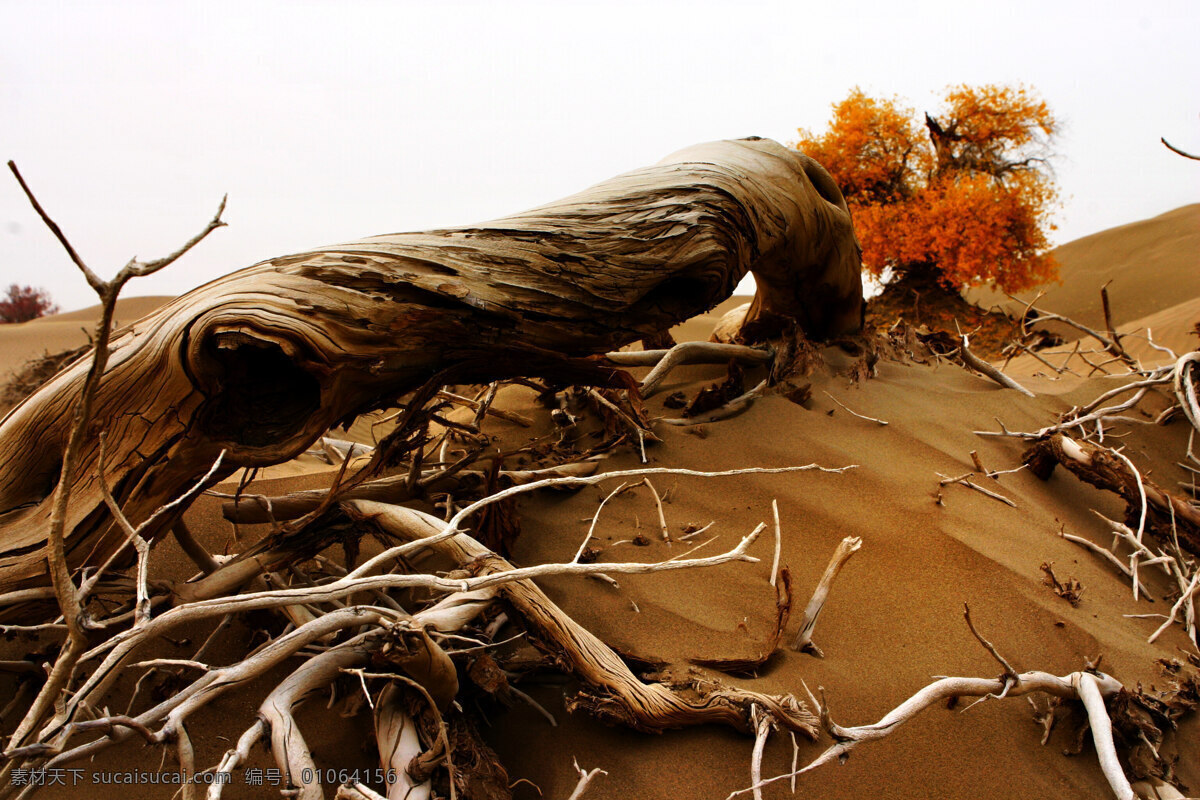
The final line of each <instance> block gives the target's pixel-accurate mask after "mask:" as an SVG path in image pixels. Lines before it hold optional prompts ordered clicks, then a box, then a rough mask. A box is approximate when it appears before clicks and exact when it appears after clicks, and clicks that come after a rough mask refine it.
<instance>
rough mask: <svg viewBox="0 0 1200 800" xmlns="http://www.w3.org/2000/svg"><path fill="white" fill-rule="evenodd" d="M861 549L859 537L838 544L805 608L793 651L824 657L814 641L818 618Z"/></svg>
mask: <svg viewBox="0 0 1200 800" xmlns="http://www.w3.org/2000/svg"><path fill="white" fill-rule="evenodd" d="M861 547H862V539H861V538H860V537H858V536H847V537H846V538H845V539H842V541H841V542H839V543H838V546H837V549H836V550H834V551H833V556H832V557H831V558H830V559H829V564H828V565H827V566H826V567H825V572H824V573H823V574H822V575H821V580H820V581H818V582H817V588H816V589H814V590H813V595H812V598H811V599H810V600H809V601H808V605H807V606H805V607H804V618H803V619H802V620H801V622H800V632H799V633H797V634H796V639H795V641H793V642H792V649H793V650H797V651H800V652H810V653H812V654H813V655H816V656H818V657H823V656H824V654H823V653H822V652H821V648H819V647H817V646H816V645H815V644H814V643H813V640H812V634H813V629H814V628H816V626H817V617H819V616H820V615H821V609H822V608H824V607H825V601H826V600H828V599H829V590H830V589H832V588H833V581H834V579H835V578H836V577H837V575H838V573H839V572H841V571H842V567H843V566H845V565H846V562H847V561H849V560H850V556H852V555H854V554H855V553H857V552H858V550H859V548H861Z"/></svg>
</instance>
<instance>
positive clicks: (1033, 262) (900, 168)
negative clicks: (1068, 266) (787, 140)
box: [795, 85, 1059, 291]
mask: <svg viewBox="0 0 1200 800" xmlns="http://www.w3.org/2000/svg"><path fill="white" fill-rule="evenodd" d="M1058 125H1059V123H1058V121H1057V120H1056V119H1055V117H1054V115H1053V114H1052V113H1051V111H1050V108H1049V107H1048V106H1047V105H1046V103H1045V101H1043V100H1041V99H1040V98H1039V97H1038V96H1037V95H1036V93H1035V92H1033V91H1032V90H1030V89H1027V88H1025V87H1008V86H979V87H973V86H966V85H962V86H955V87H951V88H949V89H948V90H947V91H946V94H945V97H944V100H943V109H942V110H941V112H940V113H939V114H938V115H937V116H936V117H935V116H933V115H930V114H928V113H926V114H925V118H924V125H923V126H922V124H921V122H920V121H919V120H918V118H917V116H916V113H915V112H914V111H913V110H912V109H910V108H907V107H904V106H902V105H901V104H900V102H899V101H898V100H897V99H895V98H882V99H880V98H873V97H869V96H867V95H866V94H865V93H863V91H862V90H861V89H858V88H856V89H854V90H853V91H852V92H851V93H850V95H849V96H848V97H847V98H846V99H845V100H842V101H841V102H840V103H837V104H835V105H834V107H833V119H832V121H831V123H830V125H829V128H828V130H827V131H825V132H824V133H822V134H820V135H817V134H814V133H812V132H811V131H808V130H805V129H801V130H800V132H799V133H800V139H799V141H798V142H796V145H795V146H796V148H797V149H799V150H802V151H803V152H804V153H806V154H807V155H809V156H811V157H813V158H814V159H816V160H817V161H818V162H820V163H821V164H822V165H823V166H824V167H825V168H826V169H827V170H828V171H829V172H830V173H831V174H832V175H833V177H834V179H835V180H836V181H837V183H838V185H839V186H840V187H841V189H842V193H843V194H844V195H845V197H846V201H847V203H848V204H849V206H850V209H851V212H852V214H853V216H854V227H855V229H856V231H857V233H858V236H859V239H860V240H861V243H862V248H863V264H864V266H865V267H866V269H867V270H868V271H869V272H871V273H872V274H874V275H876V276H882V275H883V274H884V271H885V270H890V271H891V272H892V273H894V274H896V275H900V276H903V275H911V276H913V277H918V276H919V277H924V278H926V279H932V280H936V281H937V282H939V283H941V284H943V285H945V286H948V287H955V288H958V287H964V286H973V285H979V284H986V283H991V284H994V285H995V286H997V287H998V288H999V289H1002V290H1004V291H1020V290H1023V289H1028V288H1030V287H1032V286H1036V285H1039V284H1042V283H1045V282H1047V281H1050V280H1053V279H1055V278H1056V277H1057V265H1055V263H1054V261H1053V259H1052V258H1051V257H1050V256H1049V255H1048V253H1047V251H1048V250H1049V246H1050V244H1049V241H1048V239H1047V234H1048V232H1049V231H1051V230H1053V229H1054V225H1053V224H1052V222H1051V213H1052V211H1053V209H1054V208H1055V206H1056V205H1057V199H1058V192H1057V187H1056V185H1055V180H1054V175H1053V173H1052V171H1051V170H1050V167H1049V163H1048V159H1049V157H1050V145H1051V142H1052V140H1053V137H1054V135H1055V133H1056V132H1057V130H1058Z"/></svg>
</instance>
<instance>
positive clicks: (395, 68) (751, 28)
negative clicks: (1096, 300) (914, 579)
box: [0, 0, 1200, 309]
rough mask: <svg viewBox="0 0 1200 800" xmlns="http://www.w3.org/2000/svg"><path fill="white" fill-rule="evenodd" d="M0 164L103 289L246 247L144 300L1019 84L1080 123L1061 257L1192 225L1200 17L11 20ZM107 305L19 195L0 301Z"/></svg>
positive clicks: (651, 13) (269, 10)
mask: <svg viewBox="0 0 1200 800" xmlns="http://www.w3.org/2000/svg"><path fill="white" fill-rule="evenodd" d="M0 12H2V13H3V25H2V26H0V157H3V159H4V160H8V159H13V160H15V161H16V162H17V164H18V165H19V166H20V168H21V170H22V172H23V173H24V174H25V177H26V179H27V180H28V181H29V182H30V183H31V184H32V186H33V187H34V190H35V192H36V193H37V194H38V196H39V198H40V199H41V201H42V203H43V205H44V206H45V207H46V208H47V210H48V211H49V212H50V213H51V215H52V216H54V217H55V218H56V219H57V221H58V222H59V223H60V225H62V227H63V228H64V229H65V230H66V232H67V234H68V235H69V236H70V238H71V239H72V241H73V242H74V244H75V246H76V248H77V249H78V250H79V251H80V253H81V254H82V255H83V257H84V258H85V259H86V260H87V261H88V262H89V264H90V265H91V266H92V267H93V269H96V270H97V271H98V272H100V273H101V274H102V275H105V276H108V275H111V274H113V273H114V272H115V271H116V270H117V269H118V268H119V267H120V266H121V265H122V264H124V263H125V261H127V260H128V259H129V258H130V257H131V256H134V255H137V256H140V257H142V258H145V259H149V258H154V257H158V256H161V255H164V254H165V253H167V252H169V251H171V250H173V249H174V248H175V247H176V246H177V245H178V244H179V243H181V242H183V241H184V240H186V239H187V238H188V237H189V236H191V235H192V234H193V233H194V232H195V231H197V230H199V229H200V228H201V227H202V226H203V225H204V223H205V222H206V221H207V220H208V219H209V217H210V216H211V215H212V213H213V211H214V210H215V208H216V205H217V203H218V201H219V200H220V198H221V195H222V194H224V193H226V192H228V194H229V206H228V210H227V212H226V215H225V218H226V220H227V221H228V223H229V227H228V228H224V229H221V230H219V231H217V232H216V233H214V234H213V235H212V236H211V237H210V239H209V240H208V241H206V242H204V243H203V244H202V245H200V247H199V248H197V250H196V251H194V252H193V253H192V254H189V255H188V256H187V257H185V258H184V259H183V260H182V261H180V262H179V263H178V264H177V265H175V266H173V267H171V268H170V269H169V270H167V271H166V272H165V273H163V274H160V275H159V276H155V277H153V278H150V279H144V280H143V281H141V282H139V283H136V284H135V285H134V286H132V287H130V289H129V290H128V293H129V294H177V293H181V292H183V291H186V290H187V289H189V288H192V287H194V286H196V285H199V284H200V283H202V282H204V281H207V280H209V279H211V278H214V277H216V276H219V275H221V274H224V273H227V272H230V271H232V270H234V269H237V268H239V267H243V266H248V265H250V264H252V263H254V262H256V261H259V260H261V259H264V258H269V257H272V256H277V255H283V254H286V253H291V252H296V251H300V250H304V249H307V248H310V247H314V246H319V245H322V244H333V243H336V242H341V241H346V240H352V239H357V238H360V237H363V236H369V235H373V234H379V233H389V232H394V231H400V230H417V229H423V228H428V227H433V226H440V225H456V224H466V223H471V222H478V221H481V220H485V219H489V218H493V217H497V216H502V215H504V214H507V213H512V212H516V211H520V210H523V209H525V208H528V207H530V206H534V205H538V204H540V203H542V202H545V201H549V200H552V199H555V198H558V197H561V196H563V195H566V194H569V193H572V192H574V191H576V190H578V189H581V188H584V187H586V186H588V185H590V184H592V183H595V182H597V181H599V180H602V179H604V178H607V177H609V176H611V175H614V174H617V173H619V172H624V171H626V170H629V169H633V168H635V167H639V166H643V165H645V164H649V163H653V162H654V161H657V160H658V159H659V158H661V157H663V156H665V155H667V154H668V153H670V152H673V151H674V150H677V149H679V148H681V147H684V146H686V145H689V144H694V143H697V142H702V141H708V140H712V139H721V138H735V137H741V136H747V135H759V136H767V137H770V138H774V139H777V140H779V141H781V142H785V143H790V142H791V141H792V140H794V138H795V135H796V128H797V127H807V128H813V129H821V128H823V127H824V126H825V124H826V122H827V121H828V119H829V114H830V106H831V105H832V104H833V103H834V102H836V101H838V100H840V99H842V98H843V97H845V95H846V94H847V93H848V92H849V90H850V89H851V88H852V87H854V86H856V85H857V86H861V87H862V88H863V89H864V90H866V91H867V92H869V93H875V94H881V95H899V96H900V97H902V98H906V99H907V101H908V103H909V104H910V105H912V106H914V107H916V108H917V109H919V110H926V109H928V110H931V111H936V110H937V99H938V97H939V96H940V95H941V93H942V91H943V90H944V89H945V87H946V86H948V85H950V84H956V83H972V84H979V83H1024V84H1026V85H1029V86H1032V87H1034V88H1036V89H1037V90H1038V91H1039V92H1040V93H1041V94H1042V96H1043V97H1044V98H1045V99H1046V100H1047V101H1048V102H1049V103H1050V105H1051V107H1052V108H1053V110H1054V111H1055V112H1056V113H1057V115H1058V116H1059V118H1060V119H1061V120H1062V121H1063V133H1062V135H1061V137H1060V139H1059V141H1058V145H1057V150H1058V152H1059V153H1060V154H1061V157H1060V158H1059V159H1058V160H1057V162H1056V170H1057V175H1058V178H1059V183H1060V186H1061V189H1062V192H1063V196H1064V201H1065V203H1064V207H1063V209H1062V211H1061V212H1060V214H1059V225H1060V228H1059V230H1058V232H1057V233H1056V235H1055V239H1056V241H1057V242H1059V243H1061V242H1065V241H1069V240H1071V239H1074V238H1077V237H1079V236H1083V235H1086V234H1089V233H1094V232H1096V231H1098V230H1102V229H1104V228H1108V227H1112V226H1114V225H1119V224H1123V223H1126V222H1132V221H1135V220H1138V219H1143V218H1146V217H1150V216H1154V215H1156V214H1160V213H1162V212H1165V211H1168V210H1170V209H1173V208H1176V207H1178V206H1181V205H1184V204H1187V203H1193V202H1197V201H1200V169H1198V168H1197V166H1196V163H1195V162H1187V161H1184V160H1183V159H1181V158H1179V157H1178V156H1175V155H1173V154H1171V153H1169V152H1168V151H1167V150H1166V149H1164V148H1163V147H1162V145H1161V144H1159V141H1158V137H1159V136H1166V137H1167V139H1169V140H1171V141H1172V142H1173V143H1174V144H1176V145H1178V146H1181V147H1184V148H1186V149H1189V150H1192V151H1197V150H1200V116H1198V112H1200V2H1196V0H1184V1H1181V2H1128V0H1124V2H1119V3H1104V2H1095V0H1091V1H1089V2H1054V0H1050V2H1046V0H1036V2H1013V1H1012V0H1009V1H1008V2H1004V3H974V2H966V1H964V0H952V1H950V2H936V3H935V2H923V3H898V2H891V3H886V4H883V3H879V4H871V3H853V2H846V1H844V0H843V1H841V2H836V3H835V2H823V3H821V4H816V3H807V2H803V0H790V1H789V2H783V3H768V2H762V3H755V2H728V3H715V2H702V1H699V0H689V2H679V3H667V2H657V3H656V2H650V0H643V1H642V2H628V3H624V2H613V0H606V1H605V2H599V3H582V2H567V1H566V0H560V1H559V2H549V1H547V2H513V1H512V0H504V2H478V3H476V2H448V1H446V2H419V3H418V2H399V1H394V2H355V1H354V0H340V1H339V2H336V3H334V2H294V1H293V2H256V1H255V0H241V2H236V3H226V2H218V1H217V0H205V1H204V2H202V3H186V2H174V1H172V2H166V1H165V0H160V1H159V2H121V3H116V2H101V1H100V0H87V1H86V2H77V3H70V2H55V1H53V0H35V1H34V2H11V1H10V0H0ZM12 282H17V283H22V284H24V283H28V284H33V285H38V286H43V287H45V288H47V289H48V290H49V291H50V292H51V293H52V294H53V296H54V297H55V299H57V300H58V302H59V303H60V304H61V305H62V306H63V308H64V309H72V308H78V307H82V306H85V305H90V304H92V303H93V302H94V298H93V296H92V295H91V294H90V290H89V289H88V288H87V286H86V284H85V283H84V281H83V280H82V278H81V277H80V276H79V275H78V274H77V273H75V271H74V268H73V267H72V265H71V264H70V263H69V261H68V260H67V258H66V256H65V255H64V254H63V253H62V252H61V250H60V248H59V247H58V245H57V244H56V242H55V241H54V240H53V238H52V237H51V235H50V234H49V232H48V231H46V230H45V229H44V228H43V226H42V225H41V223H40V222H39V221H38V220H37V218H36V217H35V216H34V214H33V212H32V210H31V209H30V208H29V206H28V204H27V203H26V201H25V200H24V198H23V196H22V195H21V194H20V190H19V188H18V187H17V185H16V183H15V181H13V180H11V178H9V177H8V176H7V173H5V174H4V175H0V284H3V285H7V284H9V283H12Z"/></svg>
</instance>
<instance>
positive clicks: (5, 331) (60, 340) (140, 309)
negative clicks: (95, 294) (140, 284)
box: [0, 297, 171, 383]
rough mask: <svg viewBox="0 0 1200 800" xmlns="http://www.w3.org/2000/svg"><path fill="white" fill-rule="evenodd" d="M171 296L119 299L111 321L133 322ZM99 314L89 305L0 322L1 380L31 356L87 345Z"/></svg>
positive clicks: (119, 322)
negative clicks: (9, 321)
mask: <svg viewBox="0 0 1200 800" xmlns="http://www.w3.org/2000/svg"><path fill="white" fill-rule="evenodd" d="M170 299H171V298H170V297H127V298H122V299H120V300H118V301H117V308H116V312H115V314H114V321H115V322H116V324H117V326H118V327H119V326H120V325H121V324H126V323H130V322H134V321H136V320H138V319H141V318H142V317H144V316H146V315H147V314H149V313H150V312H151V311H153V310H154V309H156V308H158V307H159V306H161V305H162V304H163V303H165V302H166V301H168V300H170ZM99 317H100V307H99V306H90V307H88V308H84V309H80V310H79V311H68V312H66V313H63V314H53V315H51V316H49V317H42V318H41V319H35V320H32V321H30V322H23V323H19V324H16V325H12V324H9V325H0V383H5V382H7V381H8V379H9V376H10V375H11V374H12V373H13V372H14V371H15V370H18V369H20V368H21V367H22V366H23V365H24V364H25V362H26V361H28V360H29V359H31V358H36V357H38V356H40V355H43V354H46V353H58V352H61V351H63V350H70V349H71V348H74V347H80V346H82V345H85V344H87V342H88V337H90V336H91V334H92V332H93V329H94V328H95V327H96V322H97V320H98V319H99Z"/></svg>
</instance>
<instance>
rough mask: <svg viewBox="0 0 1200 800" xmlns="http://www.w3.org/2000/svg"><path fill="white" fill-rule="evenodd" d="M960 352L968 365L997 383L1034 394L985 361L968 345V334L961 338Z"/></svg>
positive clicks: (1024, 393) (1025, 393) (1029, 394)
mask: <svg viewBox="0 0 1200 800" xmlns="http://www.w3.org/2000/svg"><path fill="white" fill-rule="evenodd" d="M959 353H960V354H961V355H962V359H963V361H964V362H966V364H967V366H969V367H970V368H971V369H973V370H975V371H977V372H981V373H983V374H984V375H986V376H988V377H989V378H991V379H992V380H994V381H995V382H996V383H998V384H1000V385H1001V386H1003V387H1004V388H1006V389H1016V390H1017V391H1018V392H1020V393H1021V394H1023V395H1025V396H1027V397H1033V396H1034V394H1033V392H1031V391H1029V390H1028V389H1026V388H1025V387H1024V386H1022V385H1021V384H1019V383H1017V382H1016V381H1015V380H1013V379H1012V378H1010V377H1008V376H1007V375H1005V374H1004V373H1003V372H1001V371H1000V370H998V369H996V368H995V367H994V366H992V365H991V364H989V363H988V362H986V361H984V360H983V359H982V358H980V357H979V356H977V355H975V354H974V353H972V352H971V348H970V347H968V346H967V337H966V336H963V337H962V338H961V339H960V340H959Z"/></svg>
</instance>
